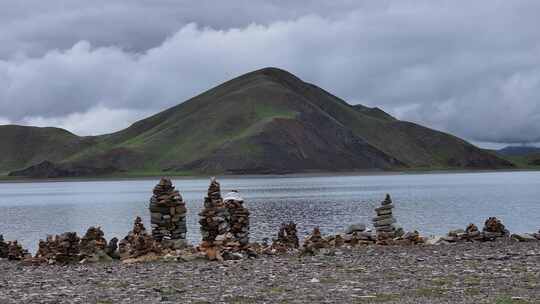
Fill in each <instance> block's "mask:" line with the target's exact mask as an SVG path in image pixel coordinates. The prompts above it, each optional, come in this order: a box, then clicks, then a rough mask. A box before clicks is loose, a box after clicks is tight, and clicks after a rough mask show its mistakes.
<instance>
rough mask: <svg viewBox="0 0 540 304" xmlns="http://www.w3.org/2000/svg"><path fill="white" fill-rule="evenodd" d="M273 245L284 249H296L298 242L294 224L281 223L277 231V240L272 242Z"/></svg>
mask: <svg viewBox="0 0 540 304" xmlns="http://www.w3.org/2000/svg"><path fill="white" fill-rule="evenodd" d="M273 244H274V245H275V246H279V247H285V248H298V247H299V246H300V242H299V241H298V231H297V230H296V224H295V223H294V222H289V223H282V224H281V227H280V228H279V231H278V235H277V239H276V240H274V242H273Z"/></svg>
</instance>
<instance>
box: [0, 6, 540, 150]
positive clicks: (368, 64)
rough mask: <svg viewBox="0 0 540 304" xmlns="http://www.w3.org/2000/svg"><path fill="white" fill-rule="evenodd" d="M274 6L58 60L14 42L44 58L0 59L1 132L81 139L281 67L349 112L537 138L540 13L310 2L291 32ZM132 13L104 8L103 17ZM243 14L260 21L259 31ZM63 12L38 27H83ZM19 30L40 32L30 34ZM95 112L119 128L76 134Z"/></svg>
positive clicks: (59, 54) (82, 48)
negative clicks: (61, 132) (57, 131)
mask: <svg viewBox="0 0 540 304" xmlns="http://www.w3.org/2000/svg"><path fill="white" fill-rule="evenodd" d="M277 2H279V1H277ZM122 3H124V2H122ZM126 3H127V2H126ZM126 3H124V5H126ZM234 3H235V4H238V3H239V2H234ZM275 3H276V2H274V3H273V4H272V5H270V7H271V9H269V11H270V12H272V13H269V14H267V15H258V14H257V13H254V12H256V11H257V10H255V9H254V8H253V7H252V6H250V4H249V3H248V2H244V3H243V4H242V5H240V4H238V5H239V6H234V7H236V8H237V11H238V13H239V15H240V16H241V17H239V20H241V22H239V23H238V24H234V23H232V24H231V23H227V22H225V21H224V20H221V21H219V22H213V23H212V22H210V21H208V18H209V16H214V13H213V12H208V13H207V14H205V13H201V12H199V11H198V10H195V9H194V10H188V11H190V12H191V13H192V15H190V16H193V17H192V18H191V17H190V18H188V19H190V20H187V19H186V20H184V21H185V22H184V21H182V22H181V24H180V23H174V22H170V20H169V19H168V17H164V20H163V21H162V22H161V23H160V22H157V24H158V25H159V24H161V26H162V27H163V28H161V29H156V28H153V29H152V30H151V31H150V32H145V33H146V34H147V35H148V36H149V37H151V38H148V39H142V40H143V41H146V43H143V44H141V45H138V46H136V47H135V46H134V45H135V44H134V43H132V42H133V41H134V40H136V37H137V35H136V34H132V35H127V36H126V35H125V31H129V30H130V29H131V30H136V29H138V28H137V27H136V26H135V25H132V26H131V27H129V26H123V27H122V31H124V32H122V35H121V34H120V33H119V32H114V33H108V34H107V33H106V31H105V33H104V34H99V33H98V31H97V30H96V31H95V32H94V31H93V32H92V34H91V35H90V34H88V35H86V36H84V37H81V38H84V39H87V40H80V41H79V40H73V37H71V38H69V39H67V38H66V39H64V40H62V41H61V43H60V42H58V45H60V46H59V47H58V49H57V48H53V49H50V48H51V46H50V45H48V44H47V43H40V42H39V41H38V40H36V39H37V38H35V35H30V34H28V35H26V36H24V35H22V36H21V34H20V31H15V34H12V35H11V36H10V37H11V38H9V39H13V40H14V41H19V42H20V43H21V44H24V43H25V42H27V41H28V39H22V38H20V37H23V36H24V37H34V38H32V39H30V41H32V42H35V43H37V44H38V45H39V47H35V48H34V46H35V45H34V46H32V45H31V46H30V47H29V48H25V47H23V46H21V47H17V49H20V50H29V51H28V54H29V55H30V57H29V56H25V55H24V54H22V53H20V54H19V55H18V56H8V57H4V58H5V59H3V60H0V82H1V83H3V84H5V85H4V86H0V113H2V114H1V115H2V116H3V117H5V119H6V120H10V121H15V122H35V123H40V125H44V124H46V123H48V124H54V125H57V126H66V128H68V129H70V130H71V131H75V132H76V133H81V134H96V133H99V132H109V131H112V130H116V129H117V128H120V127H122V126H124V125H125V124H115V123H113V121H118V120H122V119H124V120H129V119H128V118H127V117H128V116H129V117H139V116H140V115H141V113H149V112H151V111H152V110H159V109H164V108H166V107H169V106H172V105H175V104H177V103H179V102H181V101H183V100H185V99H187V98H189V97H191V96H193V95H196V94H198V93H200V92H202V91H203V90H205V89H208V88H210V87H211V86H214V85H217V84H219V83H220V82H223V81H225V80H228V79H230V78H232V77H234V76H237V75H240V74H243V73H245V72H248V71H251V70H254V69H257V68H261V67H265V66H277V67H281V68H284V69H287V70H289V71H291V72H292V73H294V74H297V75H298V76H300V77H301V78H303V79H305V80H307V81H310V82H313V83H315V84H317V85H319V86H321V87H323V88H325V89H327V90H328V91H330V92H333V93H335V94H336V95H338V96H340V97H343V98H344V99H346V100H350V101H354V100H361V101H363V102H365V103H367V104H369V105H372V106H379V107H381V108H383V109H385V110H387V111H389V112H391V113H393V114H395V115H397V116H398V117H400V118H403V119H408V120H413V121H416V122H419V123H422V124H427V125H428V126H431V127H436V128H440V129H442V130H445V131H449V132H453V133H456V134H457V135H459V136H462V137H466V138H468V139H472V140H476V141H488V142H529V141H539V140H540V119H539V118H540V106H539V100H540V43H539V42H538V41H540V30H539V28H540V27H539V26H538V18H537V15H536V14H535V13H534V12H536V11H538V10H540V3H539V2H537V1H532V0H531V1H525V0H521V1H512V2H510V1H487V0H485V1H475V2H472V3H467V4H457V3H455V2H454V1H382V2H380V3H382V4H381V5H366V4H365V3H364V2H362V3H361V4H354V3H358V2H354V1H353V2H348V1H342V2H339V3H337V4H336V5H335V6H334V7H331V8H328V10H327V11H328V12H327V13H325V11H324V10H322V9H315V8H314V7H315V6H316V5H314V4H313V3H316V1H308V2H306V3H305V5H306V7H308V8H309V9H303V10H301V12H302V14H299V13H298V14H292V15H286V17H285V19H286V20H283V21H279V20H280V19H279V17H276V16H278V13H279V12H280V11H282V10H280V8H279V6H276V5H275ZM173 6H174V5H173ZM107 7H108V6H107ZM129 7H130V6H129V5H128V6H127V7H124V6H117V7H116V10H115V9H113V8H110V9H109V10H106V11H107V13H106V16H105V17H104V18H105V19H107V18H109V17H112V16H120V14H121V13H125V12H126V9H128V8H129ZM165 7H168V6H165ZM238 8H244V9H245V12H250V13H253V19H250V18H249V17H248V14H246V15H243V14H242V11H241V10H240V9H238ZM86 9H88V10H90V11H91V9H92V8H86ZM165 9H166V8H165ZM195 12H196V13H195ZM133 13H134V15H135V16H139V13H140V14H142V12H141V11H139V10H138V9H133ZM154 13H155V11H152V12H151V13H149V14H150V15H152V14H154ZM66 14H68V15H69V16H67V17H65V19H62V17H56V18H53V17H47V16H42V18H44V20H49V19H51V18H53V19H52V21H54V22H53V23H54V24H71V23H70V22H71V21H69V20H81V19H84V20H86V19H85V18H86V17H81V16H78V15H77V14H75V10H67V12H66ZM73 14H75V15H73ZM90 15H92V14H90ZM98 15H99V14H98ZM172 15H175V13H173V14H172ZM188 15H189V14H188ZM302 15H304V16H302ZM94 17H95V18H98V17H99V16H97V15H96V16H94ZM291 18H292V19H291ZM66 20H68V21H66ZM107 20H108V19H107ZM188 21H199V22H200V23H201V24H202V25H201V26H198V25H196V24H194V23H189V24H188V23H186V22H188ZM251 21H254V22H251ZM27 22H30V21H28V20H27ZM43 22H44V23H47V24H49V23H48V22H49V21H43ZM73 22H74V23H73V24H75V25H74V26H81V27H82V25H78V24H79V23H77V22H75V21H73ZM126 22H127V20H126ZM15 23H17V22H15ZM152 23H153V22H152ZM127 24H131V23H130V22H127ZM207 25H212V27H211V28H210V27H205V26H207ZM96 26H97V28H100V25H99V24H97V25H96ZM155 26H156V25H152V27H155ZM234 26H236V27H234ZM24 28H26V31H27V33H30V32H32V33H34V34H35V33H38V32H39V31H37V30H35V29H34V26H32V25H31V24H26V25H25V27H24ZM165 28H166V29H165ZM173 28H176V31H175V30H173ZM33 30H35V31H33ZM84 30H88V28H86V27H84ZM101 30H102V31H101V32H103V28H101ZM71 32H76V31H71ZM158 32H159V34H157V33H158ZM63 33H64V32H63ZM146 34H145V35H146ZM17 37H18V38H17ZM125 37H130V38H129V40H130V41H131V42H126V40H125V39H126V38H125ZM156 37H158V38H159V39H157V38H156ZM164 37H167V38H164ZM0 40H1V38H0ZM69 41H71V42H72V45H70V46H69V47H67V46H66V43H67V42H69ZM1 48H2V47H0V53H1V52H2V51H1ZM30 49H32V50H30ZM37 49H41V50H42V51H37ZM4 53H5V54H7V53H9V51H7V50H6V51H5V52H4ZM23 53H24V52H23ZM21 54H22V55H21ZM36 54H37V55H36ZM0 58H2V57H1V56H0ZM100 107H101V109H102V111H103V109H107V111H110V113H109V114H110V115H111V117H117V118H116V119H112V120H111V122H110V123H107V124H104V126H107V127H100V128H99V129H98V128H96V126H95V124H92V123H82V122H81V123H80V124H78V123H77V121H76V120H78V119H81V120H82V121H84V119H82V118H81V117H82V116H84V115H86V116H84V117H87V118H88V119H91V117H93V116H92V115H94V114H95V113H97V112H96V111H98V110H96V109H100ZM81 113H83V114H81ZM84 113H86V114H84ZM92 113H94V114H92ZM77 115H82V116H80V117H77ZM29 117H30V118H29ZM36 117H40V118H39V119H36ZM73 117H77V118H78V119H74V118H73ZM95 117H98V116H95ZM118 117H120V118H118Z"/></svg>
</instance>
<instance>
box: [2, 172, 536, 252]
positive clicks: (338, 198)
mask: <svg viewBox="0 0 540 304" xmlns="http://www.w3.org/2000/svg"><path fill="white" fill-rule="evenodd" d="M157 181H158V179H155V180H149V179H145V180H121V181H65V182H24V183H17V182H16V183H9V182H5V183H0V234H3V235H4V238H5V239H7V240H13V239H18V240H19V241H21V242H22V243H23V244H24V246H25V247H27V248H29V249H30V250H31V251H33V252H35V250H36V247H37V242H38V240H39V239H40V238H45V236H46V235H47V234H59V233H63V232H66V231H76V232H78V233H79V234H83V233H84V232H85V231H86V229H87V228H88V227H89V226H93V225H99V226H101V227H102V228H103V230H104V231H105V234H106V238H107V239H109V238H111V237H113V236H116V237H118V238H122V237H124V236H125V235H126V234H127V232H128V231H129V230H130V229H131V225H132V222H133V219H134V218H135V217H136V216H141V217H142V218H143V219H144V221H145V224H146V225H147V228H148V229H149V228H150V227H149V226H150V223H149V221H150V219H149V211H148V209H147V206H148V200H149V199H150V196H151V191H152V188H153V186H154V185H155V184H156V183H157ZM219 181H220V183H221V187H222V192H227V191H228V190H231V189H236V190H239V191H240V193H241V194H242V195H243V196H244V198H245V200H246V206H247V207H248V208H249V210H250V212H251V232H252V237H253V239H255V240H260V239H262V238H264V237H271V236H274V235H275V234H276V232H277V229H278V227H279V224H280V223H281V222H284V221H295V222H296V223H297V224H298V228H299V230H300V233H301V234H302V235H304V234H306V233H307V232H308V231H310V230H311V229H313V227H315V226H319V227H321V230H322V232H323V233H336V232H339V231H342V230H343V229H345V228H346V227H347V226H348V225H349V224H352V223H359V222H360V223H366V224H370V222H371V218H372V217H373V216H374V211H373V208H374V207H375V206H376V205H378V204H379V202H380V201H381V200H382V199H383V198H384V195H385V194H386V193H390V194H391V195H392V198H393V199H394V202H395V205H396V208H395V209H394V211H395V213H394V216H395V217H396V218H397V220H398V224H399V225H401V226H402V227H403V228H404V229H405V230H415V229H416V230H419V231H420V232H421V233H422V234H425V235H430V234H434V235H437V234H444V233H446V232H448V230H450V229H456V228H465V226H466V225H467V224H468V223H471V222H472V223H476V224H477V225H478V226H479V227H481V226H482V225H483V222H484V220H485V219H486V218H487V217H488V216H497V217H499V218H501V219H502V220H503V222H504V224H505V225H506V226H507V228H509V229H510V231H512V232H533V231H537V230H538V229H540V172H500V173H499V172H497V173H444V174H398V175H367V176H366V175H363V176H353V175H332V176H285V177H223V178H220V179H219ZM174 184H175V186H176V187H177V189H179V190H180V192H181V193H182V196H183V197H184V200H185V201H186V202H187V208H188V218H187V221H188V238H189V240H190V241H191V242H192V243H197V242H198V241H199V239H200V234H199V226H198V213H199V211H200V210H201V207H202V202H203V197H204V196H205V194H206V190H207V187H208V184H209V180H208V179H202V178H192V179H184V178H182V179H175V180H174Z"/></svg>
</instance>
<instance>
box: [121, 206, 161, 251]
mask: <svg viewBox="0 0 540 304" xmlns="http://www.w3.org/2000/svg"><path fill="white" fill-rule="evenodd" d="M118 247H119V254H120V259H122V260H125V259H134V258H138V257H142V256H145V255H148V254H152V253H153V254H157V255H159V254H161V246H160V245H159V243H158V242H156V241H155V240H154V239H153V238H152V236H150V235H149V234H148V233H147V232H146V228H145V227H144V225H143V223H142V219H141V218H140V217H137V218H136V219H135V222H134V223H133V229H132V230H131V231H130V232H129V233H128V235H127V236H126V237H125V238H124V239H123V240H121V241H120V244H119V245H118Z"/></svg>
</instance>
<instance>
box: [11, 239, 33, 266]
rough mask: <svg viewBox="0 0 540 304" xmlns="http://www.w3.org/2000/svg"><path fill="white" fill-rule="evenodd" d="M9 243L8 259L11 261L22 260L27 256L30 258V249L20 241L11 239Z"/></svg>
mask: <svg viewBox="0 0 540 304" xmlns="http://www.w3.org/2000/svg"><path fill="white" fill-rule="evenodd" d="M7 245H8V254H7V259H8V260H11V261H21V260H24V259H26V258H30V257H31V255H30V254H29V253H28V250H26V249H24V248H23V247H22V246H21V244H19V242H17V241H16V240H15V241H9V242H7Z"/></svg>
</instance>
